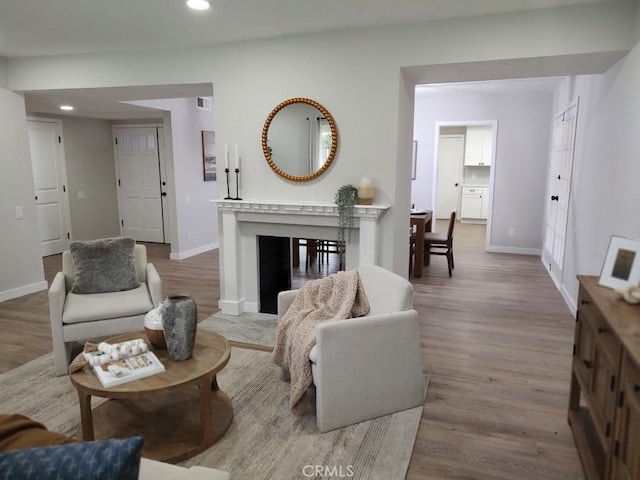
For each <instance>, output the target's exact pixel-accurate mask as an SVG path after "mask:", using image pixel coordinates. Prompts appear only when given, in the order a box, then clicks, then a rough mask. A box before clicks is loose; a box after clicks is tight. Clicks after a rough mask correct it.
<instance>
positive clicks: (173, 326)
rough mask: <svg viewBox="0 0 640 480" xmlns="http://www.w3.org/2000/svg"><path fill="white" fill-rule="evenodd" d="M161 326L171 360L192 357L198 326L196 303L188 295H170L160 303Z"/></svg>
mask: <svg viewBox="0 0 640 480" xmlns="http://www.w3.org/2000/svg"><path fill="white" fill-rule="evenodd" d="M162 326H163V328H164V338H165V340H166V342H167V350H168V351H169V357H170V358H171V359H172V360H187V359H188V358H190V357H191V355H193V347H194V346H195V344H196V328H197V326H198V310H197V307H196V302H195V301H194V300H193V299H192V298H191V297H190V296H189V295H170V296H169V298H167V299H166V300H165V301H164V302H162Z"/></svg>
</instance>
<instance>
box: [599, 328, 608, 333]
mask: <svg viewBox="0 0 640 480" xmlns="http://www.w3.org/2000/svg"><path fill="white" fill-rule="evenodd" d="M598 333H609V329H608V328H605V327H598Z"/></svg>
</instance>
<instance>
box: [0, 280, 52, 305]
mask: <svg viewBox="0 0 640 480" xmlns="http://www.w3.org/2000/svg"><path fill="white" fill-rule="evenodd" d="M47 288H49V284H48V283H47V282H46V281H44V280H43V281H42V282H37V283H31V284H29V285H23V286H21V287H18V288H12V289H10V290H5V291H4V292H0V302H4V301H5V300H11V299H12V298H18V297H22V296H24V295H29V294H30V293H36V292H41V291H42V290H46V289H47Z"/></svg>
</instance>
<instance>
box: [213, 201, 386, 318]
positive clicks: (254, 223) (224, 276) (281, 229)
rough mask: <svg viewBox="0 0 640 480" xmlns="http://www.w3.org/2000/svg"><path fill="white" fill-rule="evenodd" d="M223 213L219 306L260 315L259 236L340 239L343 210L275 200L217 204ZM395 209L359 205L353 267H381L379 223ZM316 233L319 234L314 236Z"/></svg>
mask: <svg viewBox="0 0 640 480" xmlns="http://www.w3.org/2000/svg"><path fill="white" fill-rule="evenodd" d="M215 202H216V203H217V205H218V210H219V211H220V212H221V213H222V222H221V227H222V248H221V252H222V258H221V259H220V265H221V267H222V268H221V285H220V303H219V307H220V308H221V309H222V313H225V314H229V315H240V314H241V313H243V312H258V311H259V300H258V299H259V291H258V258H257V237H258V235H274V236H285V237H287V236H291V237H295V236H298V237H302V238H335V229H336V228H337V225H338V222H337V217H338V207H337V206H336V205H335V204H330V203H313V202H294V201H273V200H215ZM389 208H390V206H389V205H356V206H355V217H356V220H357V221H356V224H355V225H354V229H357V230H358V234H357V236H356V242H352V244H348V245H347V252H346V258H347V267H348V268H356V267H357V266H358V265H362V264H374V265H375V264H377V263H378V256H379V251H378V250H379V241H378V238H379V231H378V230H379V228H378V220H379V218H380V217H381V216H382V215H384V213H385V212H386V211H387V210H388V209H389ZM310 232H313V233H314V234H315V235H312V236H309V234H310Z"/></svg>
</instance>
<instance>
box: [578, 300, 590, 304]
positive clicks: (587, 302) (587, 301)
mask: <svg viewBox="0 0 640 480" xmlns="http://www.w3.org/2000/svg"><path fill="white" fill-rule="evenodd" d="M580 305H589V300H582V301H581V302H580Z"/></svg>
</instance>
